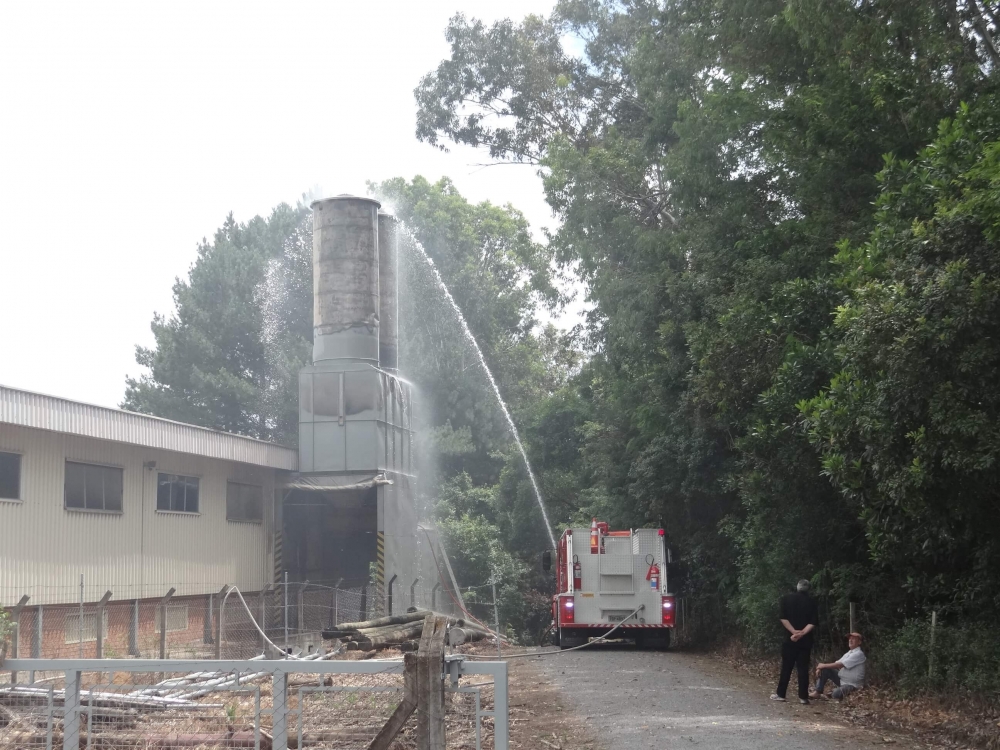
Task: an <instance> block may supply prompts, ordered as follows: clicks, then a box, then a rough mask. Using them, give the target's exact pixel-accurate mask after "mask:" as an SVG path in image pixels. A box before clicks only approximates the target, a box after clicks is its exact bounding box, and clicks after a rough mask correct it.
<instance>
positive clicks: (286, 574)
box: [281, 570, 288, 656]
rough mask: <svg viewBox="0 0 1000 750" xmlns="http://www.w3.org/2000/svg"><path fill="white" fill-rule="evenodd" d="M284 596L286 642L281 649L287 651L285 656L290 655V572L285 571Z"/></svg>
mask: <svg viewBox="0 0 1000 750" xmlns="http://www.w3.org/2000/svg"><path fill="white" fill-rule="evenodd" d="M284 589H285V590H284V595H285V642H284V643H282V644H281V647H282V648H283V649H284V651H285V655H286V656H287V655H288V571H287V570H286V571H285V585H284Z"/></svg>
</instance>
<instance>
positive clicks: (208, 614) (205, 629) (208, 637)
mask: <svg viewBox="0 0 1000 750" xmlns="http://www.w3.org/2000/svg"><path fill="white" fill-rule="evenodd" d="M214 613H215V603H214V595H213V594H208V595H207V596H206V597H205V615H204V617H202V623H201V625H202V627H201V629H202V640H203V641H204V642H205V643H206V644H208V643H211V642H212V618H213V617H214V616H215V615H214Z"/></svg>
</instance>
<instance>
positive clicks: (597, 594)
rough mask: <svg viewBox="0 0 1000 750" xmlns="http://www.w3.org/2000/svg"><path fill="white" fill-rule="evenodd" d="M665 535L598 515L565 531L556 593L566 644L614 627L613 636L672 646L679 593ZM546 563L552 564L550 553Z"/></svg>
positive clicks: (558, 629) (557, 620)
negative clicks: (615, 526)
mask: <svg viewBox="0 0 1000 750" xmlns="http://www.w3.org/2000/svg"><path fill="white" fill-rule="evenodd" d="M588 536H589V539H587V537H588ZM665 536H666V535H665V533H664V530H663V529H630V530H628V531H612V530H611V529H610V528H609V527H608V524H607V523H605V522H602V521H598V520H597V519H596V518H595V519H593V521H591V524H590V528H586V527H584V528H577V529H566V530H565V531H564V532H563V533H562V535H561V536H560V538H559V543H558V547H557V549H556V554H557V559H556V586H557V593H556V594H555V596H553V597H552V629H553V632H554V640H555V642H557V643H558V645H559V646H560V647H561V648H564V649H565V648H572V647H575V646H579V645H583V644H585V643H587V641H588V640H589V639H590V638H593V637H600V636H603V635H607V634H608V633H612V631H614V632H613V633H612V636H611V637H612V638H616V639H617V638H625V639H631V640H633V641H635V642H636V644H637V645H639V646H646V647H651V648H662V649H665V648H667V647H669V645H670V632H671V630H672V629H673V627H674V618H675V615H674V612H675V597H674V595H673V594H671V593H670V589H669V581H668V575H667V562H668V557H669V552H668V550H667V548H666V543H665V542H666V538H665ZM574 542H576V543H574ZM588 542H589V544H588ZM543 567H544V568H545V569H546V570H549V569H550V568H551V556H550V555H549V554H548V553H546V554H545V555H543Z"/></svg>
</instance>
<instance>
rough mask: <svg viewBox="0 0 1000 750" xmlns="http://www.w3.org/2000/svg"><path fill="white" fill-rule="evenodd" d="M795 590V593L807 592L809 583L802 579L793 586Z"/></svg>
mask: <svg viewBox="0 0 1000 750" xmlns="http://www.w3.org/2000/svg"><path fill="white" fill-rule="evenodd" d="M795 590H796V591H801V592H802V593H806V592H808V591H809V581H807V580H806V579H805V578H803V579H802V580H801V581H799V582H798V583H797V584H795Z"/></svg>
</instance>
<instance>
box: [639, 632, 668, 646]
mask: <svg viewBox="0 0 1000 750" xmlns="http://www.w3.org/2000/svg"><path fill="white" fill-rule="evenodd" d="M635 645H636V646H637V647H638V648H645V649H650V650H653V651H666V650H667V649H669V648H670V631H669V630H668V629H667V628H663V629H662V630H654V631H647V632H645V633H640V634H638V635H637V636H636V639H635Z"/></svg>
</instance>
